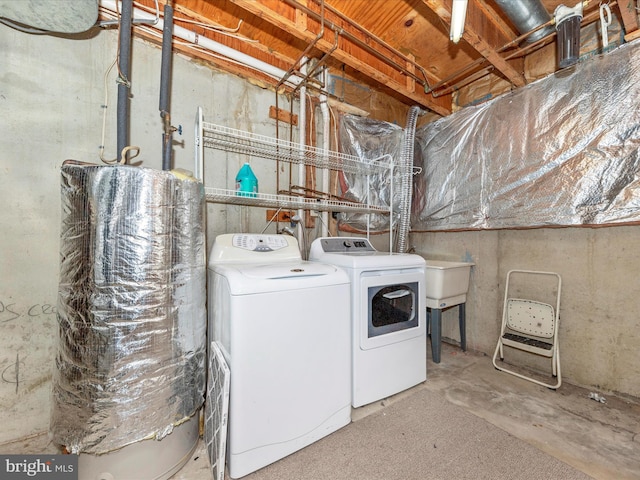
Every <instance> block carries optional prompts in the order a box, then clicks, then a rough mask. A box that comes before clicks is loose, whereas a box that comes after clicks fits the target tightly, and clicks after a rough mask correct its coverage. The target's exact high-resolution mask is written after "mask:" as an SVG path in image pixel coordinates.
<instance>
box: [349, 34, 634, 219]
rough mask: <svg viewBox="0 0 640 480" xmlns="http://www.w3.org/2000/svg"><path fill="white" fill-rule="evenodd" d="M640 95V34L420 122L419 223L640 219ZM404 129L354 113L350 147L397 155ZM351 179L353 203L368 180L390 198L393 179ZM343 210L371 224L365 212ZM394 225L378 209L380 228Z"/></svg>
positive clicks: (368, 154) (378, 198)
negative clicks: (551, 72) (516, 86)
mask: <svg viewBox="0 0 640 480" xmlns="http://www.w3.org/2000/svg"><path fill="white" fill-rule="evenodd" d="M638 98H640V43H638V42H634V43H631V44H625V45H623V46H622V47H619V48H617V49H615V50H611V51H610V52H608V53H605V54H603V55H598V56H594V57H591V58H588V59H585V60H583V61H582V62H581V63H579V64H578V65H576V66H575V67H572V68H569V69H566V70H564V71H559V72H557V73H556V74H554V75H550V76H548V77H546V78H544V79H542V80H539V81H537V82H534V83H532V84H530V85H528V86H526V87H524V88H520V89H518V90H515V91H514V92H511V93H509V94H506V95H503V96H501V97H498V98H496V99H495V100H492V101H490V102H487V103H484V104H481V105H477V106H472V107H466V108H464V109H462V110H460V111H458V112H456V113H454V114H453V115H450V116H448V117H446V118H442V119H440V120H438V121H436V122H432V123H429V124H427V125H424V126H422V127H418V129H417V131H416V138H415V140H416V145H415V151H414V166H415V167H421V168H422V172H421V173H420V174H418V175H415V176H414V185H413V201H412V218H411V230H412V231H430V230H473V229H501V228H529V227H545V226H577V225H610V224H623V223H633V222H640V109H639V108H638ZM401 132H402V130H401V129H400V128H399V127H397V126H396V125H392V124H389V123H385V122H379V121H375V120H372V119H367V118H359V117H355V116H345V117H343V118H342V123H341V131H340V141H341V149H342V150H343V151H345V152H348V153H352V154H355V155H358V156H360V157H361V158H373V156H375V155H378V154H379V152H384V153H390V154H392V155H393V158H394V161H397V159H398V158H399V157H398V154H397V151H398V148H399V147H400V145H401V142H400V138H401V137H400V138H399V137H397V135H401ZM345 177H346V178H347V185H348V187H349V190H348V191H347V193H348V195H350V196H352V197H353V198H352V201H354V200H355V201H361V202H364V201H365V198H366V189H367V188H368V189H369V192H370V193H371V194H373V196H374V199H375V202H379V203H382V204H385V205H388V202H389V201H390V200H389V199H390V197H391V195H390V189H389V186H390V184H391V183H390V182H389V180H388V179H387V178H384V177H382V176H380V177H371V178H369V182H370V183H369V184H367V183H366V179H365V177H364V176H359V177H358V178H351V177H349V176H348V175H345ZM356 177H357V176H356ZM394 185H396V181H395V180H394ZM394 192H395V194H394V197H395V195H396V194H399V193H400V189H399V188H395V189H394ZM393 202H394V204H395V203H396V200H395V199H394V200H393ZM341 218H342V221H343V223H346V224H349V225H351V226H353V227H356V228H363V226H364V225H365V224H366V216H365V215H359V216H358V215H349V216H342V217H341ZM386 225H387V226H388V223H387V224H386ZM384 227H385V223H384V220H383V219H382V218H381V216H377V217H376V219H375V221H374V222H373V223H372V228H373V229H376V228H384Z"/></svg>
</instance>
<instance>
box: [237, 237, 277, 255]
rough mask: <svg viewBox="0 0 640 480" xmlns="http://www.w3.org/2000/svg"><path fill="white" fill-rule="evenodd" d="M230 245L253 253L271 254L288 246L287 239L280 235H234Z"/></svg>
mask: <svg viewBox="0 0 640 480" xmlns="http://www.w3.org/2000/svg"><path fill="white" fill-rule="evenodd" d="M231 244H232V245H233V246H234V247H238V248H243V249H245V250H251V251H253V252H272V251H274V250H280V249H281V248H287V247H288V246H289V243H288V242H287V239H286V238H284V236H282V235H250V234H236V235H234V236H233V239H232V241H231Z"/></svg>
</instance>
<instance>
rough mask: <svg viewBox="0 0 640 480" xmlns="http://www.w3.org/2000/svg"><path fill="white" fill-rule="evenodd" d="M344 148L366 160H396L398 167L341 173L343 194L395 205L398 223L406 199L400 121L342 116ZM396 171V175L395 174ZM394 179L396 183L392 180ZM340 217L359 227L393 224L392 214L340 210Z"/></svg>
mask: <svg viewBox="0 0 640 480" xmlns="http://www.w3.org/2000/svg"><path fill="white" fill-rule="evenodd" d="M339 135H340V151H341V152H343V153H346V154H349V155H353V156H355V157H357V158H359V159H360V160H361V161H362V162H363V164H365V165H366V164H367V162H371V161H374V160H380V159H383V160H382V161H388V162H389V163H390V164H391V162H393V164H394V169H393V170H391V169H389V170H386V169H381V170H378V171H377V172H375V173H371V174H367V172H366V171H365V168H363V171H362V172H361V173H357V174H356V173H347V172H345V173H344V174H343V173H340V175H341V178H340V184H341V192H342V193H341V194H342V196H343V197H345V198H346V199H347V200H348V201H351V202H359V203H363V204H367V202H368V203H369V204H371V205H376V206H380V207H386V208H389V207H390V206H393V211H394V215H393V218H392V219H391V221H392V222H393V224H394V225H395V224H396V222H397V219H398V217H399V207H400V204H401V201H402V197H401V192H402V184H401V181H402V179H401V175H400V168H399V159H400V156H401V154H402V141H403V139H404V130H403V129H402V127H399V126H398V125H395V124H392V123H387V122H380V121H377V120H373V119H369V118H364V117H358V116H355V115H343V116H341V117H340V130H339ZM392 175H393V177H392ZM392 180H393V183H392ZM338 220H339V221H340V223H342V224H346V225H349V226H350V227H352V228H354V229H356V230H362V231H366V230H367V228H369V229H371V230H373V231H383V230H386V229H388V228H389V220H390V218H389V215H384V214H362V213H339V214H338Z"/></svg>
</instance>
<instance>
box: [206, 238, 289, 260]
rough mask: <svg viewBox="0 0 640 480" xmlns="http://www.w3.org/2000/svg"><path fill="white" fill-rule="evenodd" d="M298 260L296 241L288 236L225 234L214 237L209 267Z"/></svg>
mask: <svg viewBox="0 0 640 480" xmlns="http://www.w3.org/2000/svg"><path fill="white" fill-rule="evenodd" d="M300 260H302V257H301V255H300V248H299V246H298V241H297V240H296V239H295V238H294V237H292V236H289V235H263V234H251V233H226V234H223V235H218V236H217V237H216V239H215V241H214V242H213V246H212V247H211V251H210V252H209V265H215V264H220V263H278V262H288V261H300Z"/></svg>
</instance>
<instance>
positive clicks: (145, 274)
mask: <svg viewBox="0 0 640 480" xmlns="http://www.w3.org/2000/svg"><path fill="white" fill-rule="evenodd" d="M61 173H62V228H61V242H60V260H61V263H60V280H59V297H58V323H59V338H58V344H57V354H56V360H55V363H56V367H55V369H54V375H53V398H52V412H51V425H50V430H51V434H52V438H53V441H54V442H56V443H58V444H61V445H64V446H65V447H66V448H67V449H68V450H69V451H70V452H72V453H91V454H101V453H106V452H109V451H112V450H115V449H118V448H121V447H123V446H126V445H129V444H132V443H135V442H137V441H140V440H144V439H152V438H155V439H157V440H161V439H162V438H164V437H165V436H166V435H168V434H169V433H171V431H172V429H173V428H174V426H176V425H179V424H180V423H182V422H183V421H185V420H187V419H189V418H190V417H191V416H193V415H194V414H195V413H196V412H197V411H198V409H199V408H200V407H201V405H202V403H203V398H204V390H205V371H206V370H205V357H206V310H205V299H206V292H205V281H206V280H205V278H206V265H205V242H204V206H205V203H204V191H203V187H202V184H201V183H199V182H197V181H195V180H192V179H179V178H177V177H176V176H174V175H173V174H172V173H170V172H162V171H156V170H150V169H145V168H138V167H130V166H120V165H118V166H97V165H87V164H75V163H69V162H65V165H63V167H62V172H61Z"/></svg>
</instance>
